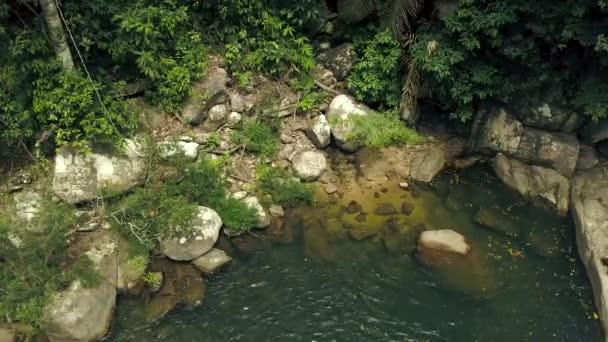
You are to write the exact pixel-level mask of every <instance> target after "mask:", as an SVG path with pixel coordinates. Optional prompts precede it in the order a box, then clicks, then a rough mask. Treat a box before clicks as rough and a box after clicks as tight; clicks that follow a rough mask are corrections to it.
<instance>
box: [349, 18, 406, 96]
mask: <svg viewBox="0 0 608 342" xmlns="http://www.w3.org/2000/svg"><path fill="white" fill-rule="evenodd" d="M355 52H356V53H357V55H358V57H359V58H358V60H357V62H356V63H355V66H354V68H353V72H352V75H351V77H350V79H349V81H348V88H349V89H350V90H351V91H352V92H353V94H354V95H355V96H356V97H357V99H358V100H359V101H364V102H366V103H372V104H382V105H384V106H385V107H388V108H395V107H397V106H398V105H399V100H400V95H401V87H400V75H399V69H400V59H401V46H400V44H399V41H398V40H397V39H396V38H395V36H394V35H393V34H392V32H391V31H389V30H388V29H386V30H384V31H380V32H378V33H376V35H375V36H374V37H373V38H372V39H371V40H369V41H364V42H358V44H355Z"/></svg>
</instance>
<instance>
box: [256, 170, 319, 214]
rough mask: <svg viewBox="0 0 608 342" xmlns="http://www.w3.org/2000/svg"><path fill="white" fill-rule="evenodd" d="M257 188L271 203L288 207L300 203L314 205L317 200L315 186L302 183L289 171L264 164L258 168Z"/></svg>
mask: <svg viewBox="0 0 608 342" xmlns="http://www.w3.org/2000/svg"><path fill="white" fill-rule="evenodd" d="M256 189H257V191H258V192H259V193H261V194H262V195H263V196H264V198H267V199H268V201H267V202H270V203H276V204H280V205H283V206H287V207H293V206H296V205H299V204H307V205H312V204H314V203H315V202H316V196H315V188H314V186H312V185H310V184H305V183H302V182H301V181H300V180H299V179H297V178H295V177H294V176H293V175H291V174H290V173H289V172H288V171H286V170H284V169H280V168H275V167H269V166H262V167H260V168H259V169H258V172H257V180H256Z"/></svg>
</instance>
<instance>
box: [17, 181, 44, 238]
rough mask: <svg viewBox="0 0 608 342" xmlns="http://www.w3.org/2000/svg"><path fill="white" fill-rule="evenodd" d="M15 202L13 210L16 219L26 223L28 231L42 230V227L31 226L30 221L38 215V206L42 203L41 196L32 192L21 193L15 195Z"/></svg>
mask: <svg viewBox="0 0 608 342" xmlns="http://www.w3.org/2000/svg"><path fill="white" fill-rule="evenodd" d="M13 199H14V201H15V209H16V214H17V217H19V218H20V219H22V220H23V221H25V222H26V223H27V225H26V228H27V229H28V230H30V231H37V232H40V231H41V230H44V227H35V226H32V225H31V224H29V223H31V222H32V220H33V219H34V218H35V217H36V214H38V211H39V210H40V204H41V202H42V196H40V194H39V193H37V192H33V191H22V192H18V193H16V194H15V196H14V197H13Z"/></svg>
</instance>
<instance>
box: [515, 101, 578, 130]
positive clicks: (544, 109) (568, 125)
mask: <svg viewBox="0 0 608 342" xmlns="http://www.w3.org/2000/svg"><path fill="white" fill-rule="evenodd" d="M519 119H520V120H521V121H522V122H523V123H524V125H526V126H530V127H535V128H540V129H546V130H550V131H562V132H568V133H570V132H573V131H575V130H576V129H578V128H579V126H580V124H581V123H582V121H581V117H580V115H579V114H578V113H576V112H575V111H574V110H568V109H565V108H561V107H558V106H555V105H551V104H547V103H545V104H543V105H542V106H540V107H538V108H535V109H533V110H531V111H529V112H525V113H521V114H520V115H519Z"/></svg>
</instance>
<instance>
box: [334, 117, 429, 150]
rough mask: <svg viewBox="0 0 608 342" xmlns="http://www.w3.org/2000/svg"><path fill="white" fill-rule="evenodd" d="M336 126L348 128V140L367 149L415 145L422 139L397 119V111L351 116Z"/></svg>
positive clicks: (338, 122)
mask: <svg viewBox="0 0 608 342" xmlns="http://www.w3.org/2000/svg"><path fill="white" fill-rule="evenodd" d="M336 123H337V124H342V125H345V126H348V127H350V129H349V133H348V136H347V137H348V138H349V139H352V140H353V141H356V142H358V143H359V144H361V145H363V146H366V147H369V148H383V147H389V146H404V145H416V144H419V143H420V142H422V137H421V136H420V135H419V134H418V133H417V132H416V131H414V130H413V129H411V128H409V127H407V126H406V125H405V123H404V122H403V121H401V119H400V118H399V111H397V110H391V111H386V112H374V111H372V112H370V113H368V114H367V115H351V116H350V118H349V119H347V120H342V121H340V120H338V121H337V122H336Z"/></svg>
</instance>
